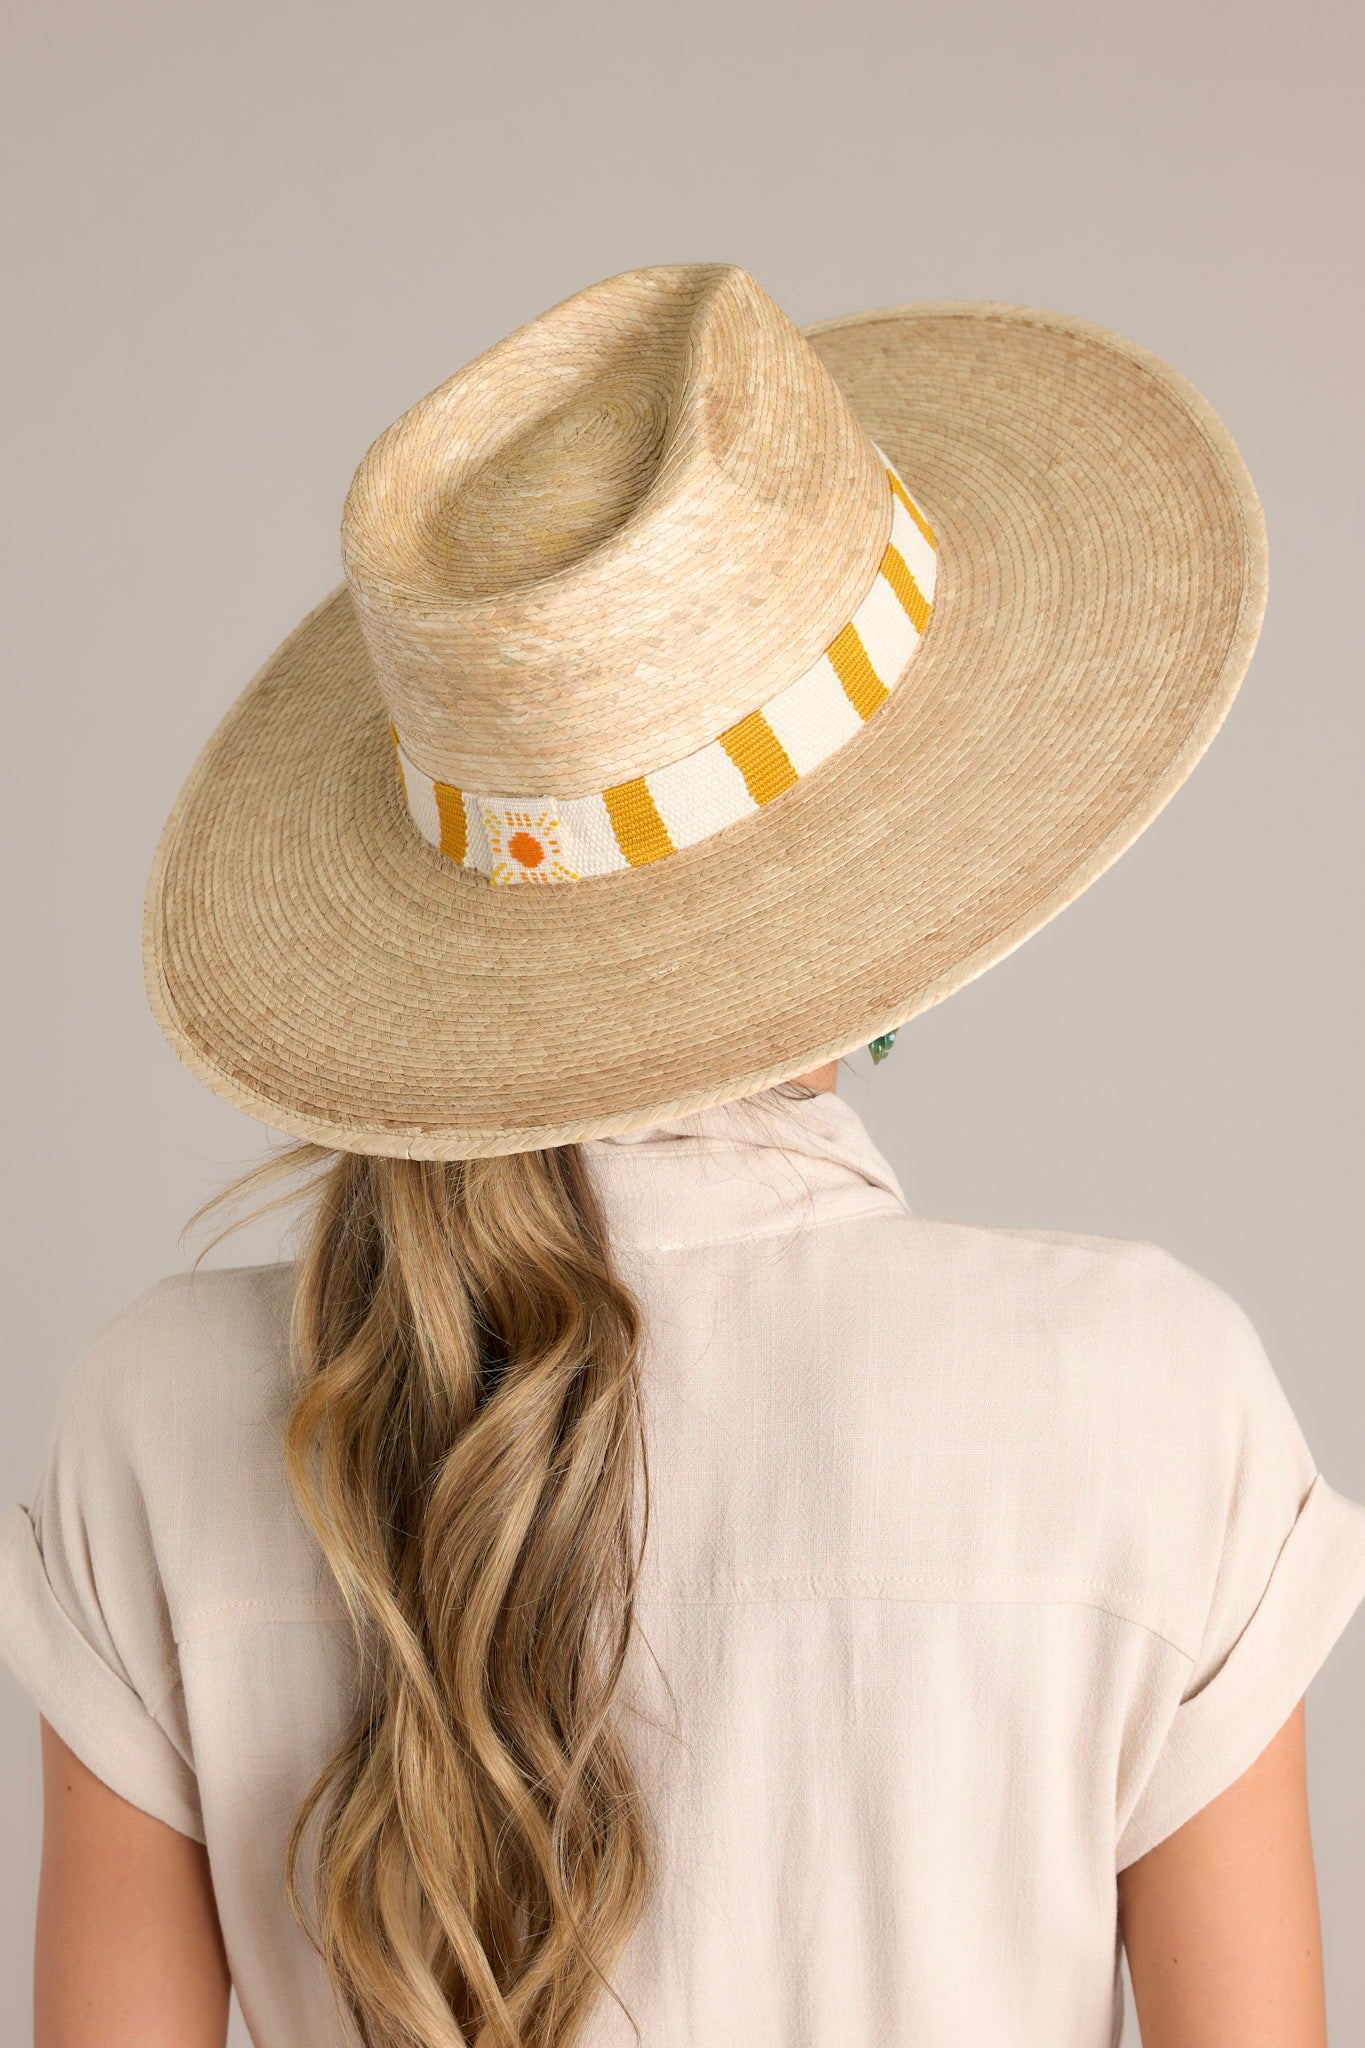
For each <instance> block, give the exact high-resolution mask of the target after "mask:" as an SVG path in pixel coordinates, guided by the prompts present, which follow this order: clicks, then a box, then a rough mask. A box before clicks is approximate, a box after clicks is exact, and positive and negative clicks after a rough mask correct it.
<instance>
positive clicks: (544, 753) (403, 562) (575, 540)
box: [342, 263, 889, 798]
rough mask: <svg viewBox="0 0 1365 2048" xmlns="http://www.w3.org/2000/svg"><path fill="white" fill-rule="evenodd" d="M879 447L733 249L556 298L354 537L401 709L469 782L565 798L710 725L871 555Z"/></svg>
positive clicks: (396, 470)
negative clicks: (726, 255) (720, 257)
mask: <svg viewBox="0 0 1365 2048" xmlns="http://www.w3.org/2000/svg"><path fill="white" fill-rule="evenodd" d="M888 516H889V515H888V500H887V491H886V475H885V469H884V466H883V463H882V461H881V459H880V457H879V455H878V453H877V451H876V449H875V448H874V446H873V444H872V442H871V441H870V439H869V437H868V436H867V434H866V433H865V431H864V429H863V428H862V426H861V425H860V423H859V422H858V420H857V419H856V418H855V416H854V415H853V413H852V411H851V410H850V408H849V405H848V403H847V401H846V400H845V399H844V397H843V395H842V393H841V392H840V390H839V388H838V386H837V385H836V384H835V382H834V380H833V379H832V377H831V376H830V374H829V372H828V371H827V370H826V368H825V366H824V364H823V362H822V361H821V360H820V357H819V356H818V355H817V354H816V352H815V350H814V349H813V348H812V346H811V344H810V343H809V342H808V341H807V340H806V338H805V337H804V336H803V335H802V334H801V333H800V331H799V330H798V329H797V328H796V327H794V326H793V324H792V323H791V321H790V320H789V319H788V318H787V317H786V315H785V314H784V313H783V312H782V310H781V308H780V307H778V306H777V305H776V304H775V302H774V301H773V300H772V299H771V298H770V297H769V295H768V294H767V293H766V292H765V291H764V290H763V288H762V287H761V286H760V285H759V284H758V283H757V282H756V280H755V279H754V278H753V277H751V276H750V274H749V273H748V272H747V271H746V270H743V269H741V268H740V267H739V266H737V265H734V264H717V263H695V264H663V265H657V266H654V267H652V268H648V269H642V270H633V271H626V272H624V273H622V274H621V275H619V276H616V277H611V278H608V279H606V280H604V281H603V282H601V283H599V284H595V285H592V286H590V287H588V288H587V289H586V290H584V291H581V292H577V293H575V294H574V295H573V296H572V297H570V298H567V299H565V300H563V301H562V302H561V303H560V304H558V305H556V306H553V307H551V308H550V309H549V311H547V312H545V313H542V314H540V315H539V316H537V317H536V318H535V319H533V320H531V321H529V322H528V323H527V324H526V325H525V326H523V327H520V328H518V329H516V330H515V331H514V332H513V333H511V334H510V335H508V336H506V337H505V338H504V339H503V340H501V341H499V342H497V343H495V344H494V346H492V347H491V348H489V349H487V350H485V351H484V353H483V354H481V355H479V356H477V357H476V358H475V359H474V361H473V362H471V363H469V364H467V365H466V366H465V367H464V368H463V369H461V370H459V371H457V372H456V374H455V375H454V376H453V377H451V378H449V379H448V380H447V381H446V382H445V383H444V384H442V385H440V386H439V387H438V388H437V389H436V390H435V391H433V392H431V393H429V394H428V396H427V397H426V398H424V399H422V400H420V401H419V402H418V404H417V405H415V406H413V407H412V408H411V409H410V410H409V411H408V412H406V413H404V414H403V416H402V417H401V418H400V419H399V420H397V421H396V422H395V423H394V425H393V426H391V427H390V428H388V429H387V431H386V432H385V433H383V434H381V435H380V436H379V438H378V440H377V441H376V442H375V443H374V445H373V446H372V447H371V448H370V450H369V451H368V453H367V454H366V456H365V458H364V460H363V461H362V462H361V464H360V467H359V469H358V470H357V471H356V475H355V478H354V481H353V483H352V485H351V489H350V492H349V494H348V496H347V500H346V507H345V513H344V516H343V521H342V552H343V559H344V563H345V570H346V580H347V583H348V585H349V589H350V593H351V599H352V602H353V604H354V606H355V610H356V615H357V619H358V621H359V624H360V627H361V630H362V632H363V634H364V637H365V642H366V647H367V650H368V653H369V656H370V660H371V663H372V666H373V668H374V671H375V676H376V679H377V682H378V685H379V688H380V691H381V693H382V695H383V698H384V702H385V705H386V707H387V710H388V713H389V717H390V719H391V720H392V722H393V724H394V725H395V727H396V729H397V731H398V732H399V734H400V735H401V736H402V741H403V745H404V747H405V749H406V751H407V753H408V754H409V755H410V757H411V758H412V759H413V760H414V761H415V762H417V763H418V764H420V766H421V767H422V768H423V769H424V770H425V771H426V772H427V773H428V774H429V775H431V776H433V777H436V778H437V779H439V780H441V781H443V782H447V783H450V784H453V785H455V786H456V787H460V788H472V789H477V790H486V791H503V792H523V791H524V792H547V793H553V794H554V795H555V796H557V797H562V798H571V797H574V796H578V795H581V794H586V793H588V792H590V791H595V790H600V789H602V788H603V787H606V786H608V785H610V784H613V783H617V782H622V781H624V780H626V779H627V778H629V777H632V776H635V775H638V774H643V773H645V772H646V771H647V770H649V769H650V768H652V767H654V766H656V765H657V764H658V763H660V762H661V761H667V760H671V759H675V758H679V757H681V756H683V755H685V754H687V753H689V752H691V751H692V750H693V749H695V748H699V747H703V746H705V745H707V744H708V742H710V741H711V740H712V739H713V738H714V737H715V735H716V733H717V732H718V731H720V730H722V729H723V728H725V727H727V726H729V725H731V724H732V723H733V722H734V721H736V720H737V719H740V718H743V717H744V716H745V715H746V714H747V713H748V712H750V711H751V710H753V709H754V707H755V706H756V705H758V704H759V703H760V702H761V701H762V700H763V699H764V698H765V697H767V696H769V695H770V694H771V693H772V692H773V691H775V690H777V689H780V688H781V687H783V685H784V684H786V683H787V682H789V681H791V680H792V679H793V678H794V677H796V676H798V675H800V674H801V673H802V671H803V670H805V669H806V668H807V667H808V666H809V665H810V663H811V662H812V661H814V660H815V659H816V657H817V656H818V655H819V654H820V652H821V650H822V649H823V647H824V646H825V645H826V643H827V641H828V640H829V637H830V634H831V632H833V631H835V630H837V629H838V627H839V626H840V625H841V624H842V622H843V621H844V620H846V619H847V618H848V617H849V616H850V615H851V613H852V611H853V608H854V606H855V605H856V604H857V602H858V600H859V598H860V597H861V596H862V594H863V592H864V590H865V589H866V587H867V585H868V582H869V579H870V578H871V577H872V576H873V575H874V574H875V571H876V567H877V562H878V559H879V557H880V555H881V553H882V549H883V546H884V543H885V540H886V534H887V522H888Z"/></svg>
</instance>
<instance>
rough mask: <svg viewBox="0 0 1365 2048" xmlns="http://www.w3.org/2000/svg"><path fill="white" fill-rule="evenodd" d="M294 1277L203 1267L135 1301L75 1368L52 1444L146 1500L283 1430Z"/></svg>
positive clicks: (72, 1464)
mask: <svg viewBox="0 0 1365 2048" xmlns="http://www.w3.org/2000/svg"><path fill="white" fill-rule="evenodd" d="M294 1272H295V1268H294V1267H293V1265H292V1264H290V1263H275V1264H262V1265H249V1266H248V1265H241V1266H220V1267H213V1268H209V1269H205V1268H203V1267H200V1268H199V1269H198V1271H189V1272H178V1273H167V1274H163V1275H162V1276H161V1277H159V1278H158V1279H156V1280H153V1281H152V1282H151V1283H150V1284H149V1285H148V1286H146V1287H144V1288H143V1289H142V1290H141V1291H140V1292H139V1293H137V1294H136V1295H134V1296H132V1297H131V1299H129V1300H128V1301H127V1302H126V1304H125V1305H124V1306H123V1307H122V1308H120V1309H119V1310H118V1311H117V1312H116V1313H115V1314H114V1315H113V1316H111V1317H110V1318H109V1319H108V1320H107V1321H106V1322H105V1323H104V1324H103V1325H102V1326H101V1327H100V1328H99V1329H98V1330H96V1332H95V1333H94V1335H93V1336H92V1337H91V1338H90V1339H89V1341H88V1342H87V1343H86V1344H85V1345H84V1346H83V1347H82V1348H81V1349H80V1351H79V1352H78V1353H77V1354H76V1356H75V1357H74V1358H73V1359H72V1361H71V1363H70V1365H69V1367H68V1369H67V1372H66V1375H65V1379H64V1382H63V1385H62V1389H61V1394H60V1397H59V1401H58V1412H57V1418H56V1428H55V1435H54V1445H56V1446H59V1447H60V1450H61V1454H62V1457H63V1459H64V1460H65V1462H66V1464H67V1466H68V1468H72V1469H76V1468H83V1467H86V1466H88V1467H90V1468H91V1470H94V1469H99V1470H100V1471H103V1472H110V1471H111V1470H113V1469H114V1468H115V1467H120V1468H122V1470H123V1471H124V1472H125V1474H126V1475H127V1478H128V1480H129V1481H130V1482H131V1483H133V1484H134V1485H136V1486H138V1489H139V1491H141V1490H143V1489H144V1488H150V1487H152V1486H153V1485H155V1484H157V1483H158V1481H159V1479H161V1478H164V1477H166V1476H170V1477H172V1478H174V1476H175V1475H176V1474H179V1475H180V1478H181V1480H182V1482H183V1481H190V1480H192V1477H193V1474H194V1473H195V1472H196V1471H199V1470H201V1469H203V1470H207V1469H208V1468H209V1467H210V1466H211V1464H212V1460H213V1458H214V1455H215V1449H216V1450H221V1449H222V1448H223V1447H224V1446H225V1445H227V1444H229V1443H232V1442H234V1441H241V1440H242V1439H243V1436H244V1434H245V1435H247V1436H249V1435H251V1434H252V1433H253V1432H257V1431H258V1428H259V1425H260V1424H261V1423H262V1422H263V1421H265V1420H266V1418H268V1417H273V1418H275V1419H276V1420H277V1421H278V1420H279V1419H280V1418H281V1417H282V1415H283V1412H284V1406H285V1404H286V1402H287V1399H288V1386H289V1368H288V1328H289V1311H290V1303H291V1300H292V1293H293V1280H294ZM177 1490H179V1488H177Z"/></svg>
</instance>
